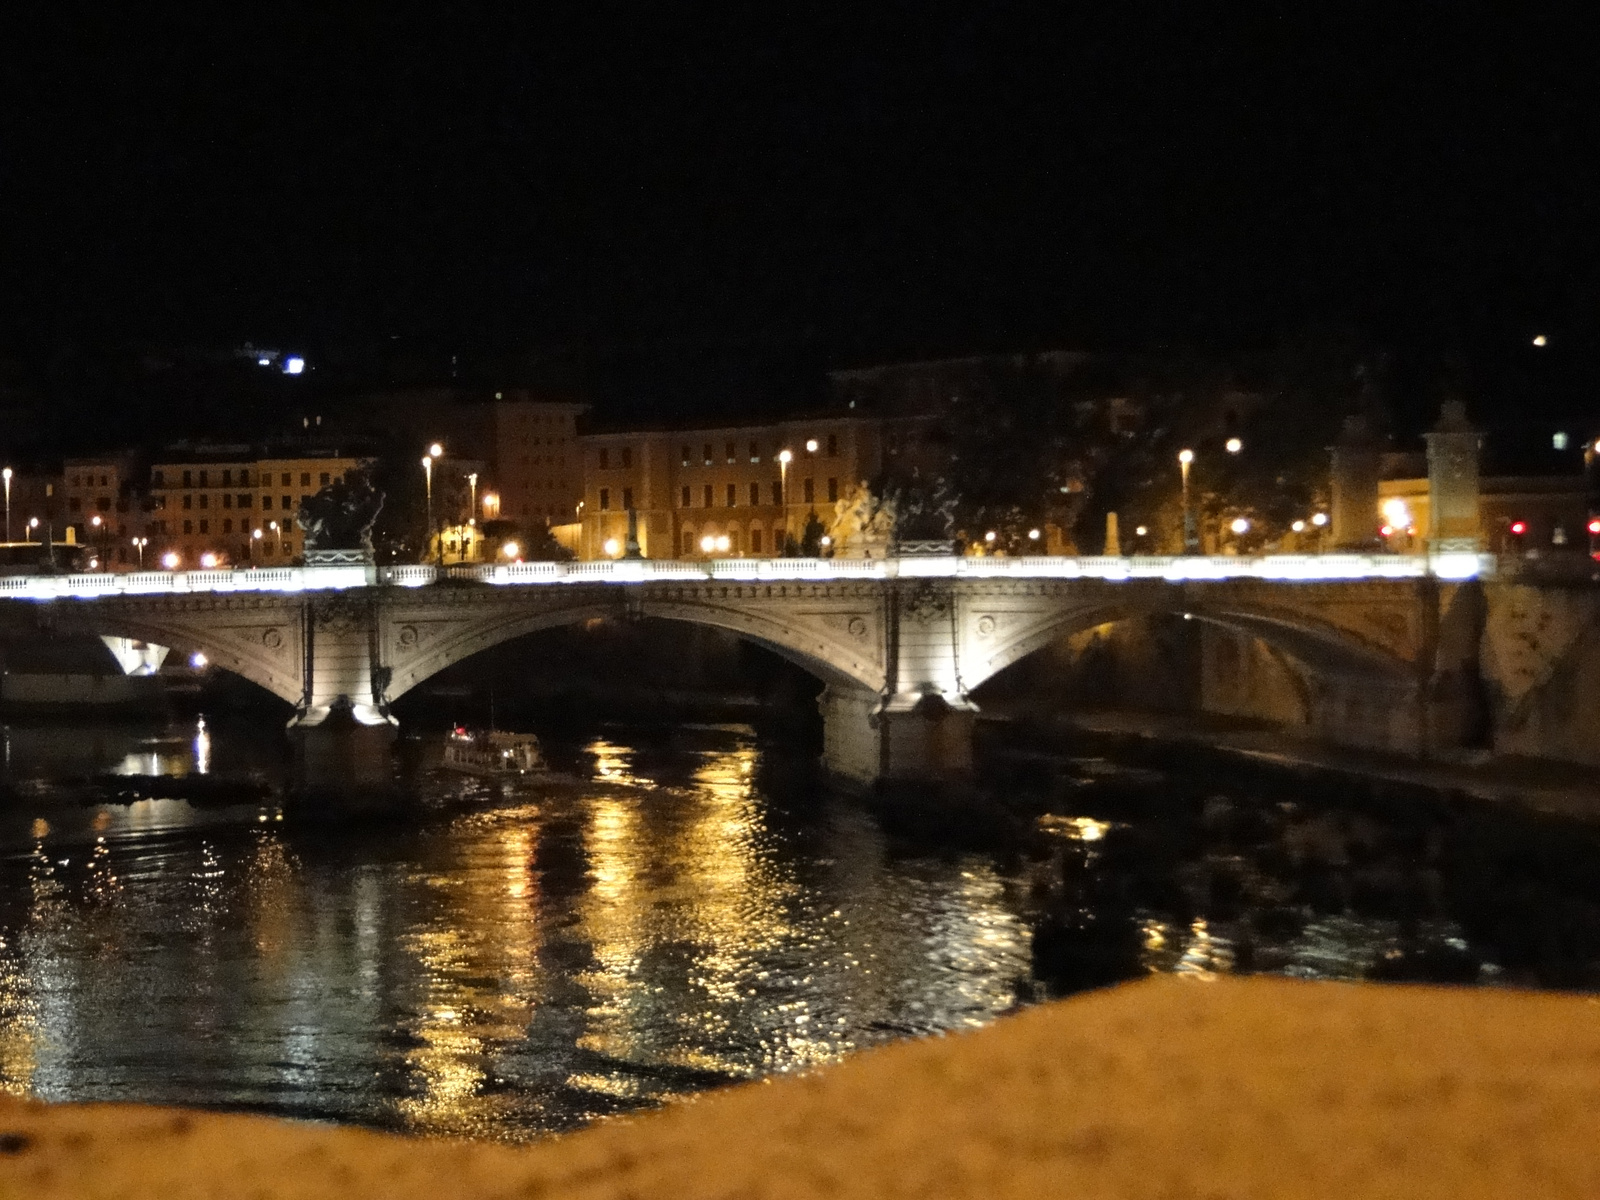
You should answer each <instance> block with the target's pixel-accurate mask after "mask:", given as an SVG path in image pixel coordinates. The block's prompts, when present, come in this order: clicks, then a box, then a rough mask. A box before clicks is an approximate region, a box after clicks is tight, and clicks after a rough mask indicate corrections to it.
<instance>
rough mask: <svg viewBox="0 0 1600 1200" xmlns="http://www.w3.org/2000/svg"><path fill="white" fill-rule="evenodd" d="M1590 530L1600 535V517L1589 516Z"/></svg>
mask: <svg viewBox="0 0 1600 1200" xmlns="http://www.w3.org/2000/svg"><path fill="white" fill-rule="evenodd" d="M1589 532H1590V533H1592V534H1595V535H1596V536H1600V517H1590V518H1589Z"/></svg>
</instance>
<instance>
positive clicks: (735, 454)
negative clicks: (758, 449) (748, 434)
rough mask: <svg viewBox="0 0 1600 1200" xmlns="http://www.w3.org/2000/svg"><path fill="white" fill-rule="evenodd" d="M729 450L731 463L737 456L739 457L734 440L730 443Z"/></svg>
mask: <svg viewBox="0 0 1600 1200" xmlns="http://www.w3.org/2000/svg"><path fill="white" fill-rule="evenodd" d="M727 451H728V461H729V462H730V463H731V462H732V461H733V460H734V459H735V458H737V457H738V452H737V451H736V450H735V449H734V448H733V443H732V442H729V443H728V445H727Z"/></svg>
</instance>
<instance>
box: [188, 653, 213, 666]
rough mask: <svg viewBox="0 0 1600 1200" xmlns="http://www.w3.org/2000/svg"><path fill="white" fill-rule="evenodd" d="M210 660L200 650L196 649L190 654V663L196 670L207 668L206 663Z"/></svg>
mask: <svg viewBox="0 0 1600 1200" xmlns="http://www.w3.org/2000/svg"><path fill="white" fill-rule="evenodd" d="M208 661H209V660H208V659H207V658H206V656H205V655H204V654H201V653H200V651H198V650H196V651H195V652H194V653H193V654H191V655H189V665H190V666H191V667H193V668H194V669H195V670H196V671H204V670H205V669H206V663H207V662H208Z"/></svg>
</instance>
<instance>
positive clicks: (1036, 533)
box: [1028, 529, 1039, 542]
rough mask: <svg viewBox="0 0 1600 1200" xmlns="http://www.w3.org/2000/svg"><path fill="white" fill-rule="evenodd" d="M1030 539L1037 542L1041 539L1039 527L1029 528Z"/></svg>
mask: <svg viewBox="0 0 1600 1200" xmlns="http://www.w3.org/2000/svg"><path fill="white" fill-rule="evenodd" d="M1028 540H1029V541H1030V542H1037V541H1038V540H1039V531H1038V530H1037V529H1030V530H1028Z"/></svg>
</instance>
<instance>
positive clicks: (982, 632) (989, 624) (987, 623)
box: [978, 614, 994, 637]
mask: <svg viewBox="0 0 1600 1200" xmlns="http://www.w3.org/2000/svg"><path fill="white" fill-rule="evenodd" d="M993 632H994V618H993V617H991V616H989V615H987V614H985V615H984V616H981V617H979V618H978V636H979V637H988V636H989V635H990V634H991V633H993Z"/></svg>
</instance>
